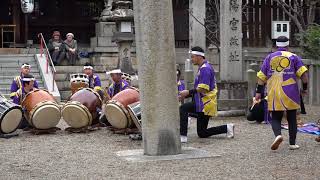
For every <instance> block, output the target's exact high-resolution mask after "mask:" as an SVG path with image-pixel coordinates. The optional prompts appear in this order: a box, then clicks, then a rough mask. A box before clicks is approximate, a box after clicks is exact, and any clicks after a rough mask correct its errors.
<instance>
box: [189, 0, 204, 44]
mask: <svg viewBox="0 0 320 180" xmlns="http://www.w3.org/2000/svg"><path fill="white" fill-rule="evenodd" d="M189 10H190V15H189V38H190V39H189V46H190V47H194V46H200V47H202V48H203V49H206V29H205V27H204V26H203V25H201V24H200V23H199V22H198V21H197V20H199V21H200V22H201V23H202V24H204V20H205V18H206V0H189ZM191 14H192V15H191ZM195 18H196V19H197V20H196V19H195Z"/></svg>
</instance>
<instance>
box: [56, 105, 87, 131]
mask: <svg viewBox="0 0 320 180" xmlns="http://www.w3.org/2000/svg"><path fill="white" fill-rule="evenodd" d="M62 117H63V119H64V121H65V122H66V123H67V124H68V125H69V126H71V127H73V128H81V127H85V126H89V125H91V122H90V119H91V114H90V113H89V114H88V113H87V112H86V110H84V107H82V106H79V105H78V104H73V103H67V104H66V105H65V106H64V107H63V109H62Z"/></svg>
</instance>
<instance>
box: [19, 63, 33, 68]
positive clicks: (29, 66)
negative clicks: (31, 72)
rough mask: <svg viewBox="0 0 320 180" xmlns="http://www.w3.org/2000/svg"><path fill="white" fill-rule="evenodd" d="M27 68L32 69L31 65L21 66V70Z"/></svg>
mask: <svg viewBox="0 0 320 180" xmlns="http://www.w3.org/2000/svg"><path fill="white" fill-rule="evenodd" d="M25 67H28V68H31V65H29V64H23V65H22V66H21V68H25Z"/></svg>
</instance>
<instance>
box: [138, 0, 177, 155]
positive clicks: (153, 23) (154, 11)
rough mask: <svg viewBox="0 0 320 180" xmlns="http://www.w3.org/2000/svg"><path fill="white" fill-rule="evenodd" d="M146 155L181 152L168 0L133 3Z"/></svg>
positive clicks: (170, 10)
mask: <svg viewBox="0 0 320 180" xmlns="http://www.w3.org/2000/svg"><path fill="white" fill-rule="evenodd" d="M133 2H134V19H135V30H136V46H137V58H138V59H139V68H138V72H139V87H140V99H141V106H142V135H143V146H144V154H145V155H152V156H154V155H174V154H179V153H180V152H181V144H180V132H179V127H180V123H179V122H180V121H179V112H178V99H177V85H176V70H175V65H176V62H175V48H174V31H173V27H174V26H173V16H172V2H171V0H161V1H159V0H134V1H133Z"/></svg>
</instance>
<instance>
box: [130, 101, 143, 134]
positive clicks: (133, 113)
mask: <svg viewBox="0 0 320 180" xmlns="http://www.w3.org/2000/svg"><path fill="white" fill-rule="evenodd" d="M128 112H129V115H130V118H131V119H132V121H133V123H134V124H135V125H136V127H137V128H138V129H139V131H140V132H142V127H141V106H140V102H136V103H133V104H129V105H128Z"/></svg>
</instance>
